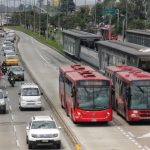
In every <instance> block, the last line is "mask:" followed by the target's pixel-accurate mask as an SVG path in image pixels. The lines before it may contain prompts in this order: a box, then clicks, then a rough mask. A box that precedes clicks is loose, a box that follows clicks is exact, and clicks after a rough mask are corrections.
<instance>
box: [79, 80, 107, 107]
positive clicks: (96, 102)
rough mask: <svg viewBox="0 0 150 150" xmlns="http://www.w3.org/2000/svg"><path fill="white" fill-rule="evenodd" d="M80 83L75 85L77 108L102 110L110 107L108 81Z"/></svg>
mask: <svg viewBox="0 0 150 150" xmlns="http://www.w3.org/2000/svg"><path fill="white" fill-rule="evenodd" d="M81 82H82V83H81ZM81 82H78V84H77V103H78V108H80V109H83V110H103V109H107V108H108V107H110V83H109V81H105V82H103V81H100V82H98V81H91V82H89V81H81Z"/></svg>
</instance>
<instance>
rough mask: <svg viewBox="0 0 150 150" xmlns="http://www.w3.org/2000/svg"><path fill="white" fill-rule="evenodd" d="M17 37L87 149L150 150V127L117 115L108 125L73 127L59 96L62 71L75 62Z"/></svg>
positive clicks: (28, 62) (44, 86) (27, 59)
mask: <svg viewBox="0 0 150 150" xmlns="http://www.w3.org/2000/svg"><path fill="white" fill-rule="evenodd" d="M17 34H18V35H19V37H20V42H19V44H18V47H19V51H20V54H21V56H22V59H23V60H24V62H25V64H26V66H27V67H28V69H29V70H30V72H31V73H32V75H33V76H34V78H35V79H36V80H37V81H38V83H39V84H40V86H41V87H42V89H43V90H44V91H45V93H46V94H47V96H48V97H49V99H50V100H51V101H52V103H53V104H54V105H55V106H56V108H57V110H58V112H59V113H60V114H61V116H62V118H63V119H64V120H65V122H66V124H67V125H68V128H70V129H71V130H72V132H73V133H74V135H75V136H76V137H77V138H78V140H79V141H80V142H81V144H82V146H83V147H84V148H85V149H87V150H126V149H131V150H149V149H150V142H149V139H150V126H149V125H150V123H142V124H134V125H130V124H128V123H127V122H126V121H125V120H124V119H123V118H122V117H120V116H118V115H117V114H116V113H114V118H113V121H112V122H110V123H108V124H101V123H98V124H95V123H90V124H79V125H75V124H73V123H72V121H71V120H70V118H68V117H67V116H66V114H65V112H64V110H63V109H62V108H61V106H60V100H59V92H58V76H59V71H58V68H59V67H60V66H63V65H68V64H72V62H71V61H69V60H68V59H66V58H65V57H63V56H62V55H60V54H59V53H57V52H55V51H54V50H52V49H51V48H49V47H47V46H45V45H43V44H41V43H39V42H37V41H36V40H34V39H33V38H32V37H29V36H27V35H26V34H24V33H21V32H17Z"/></svg>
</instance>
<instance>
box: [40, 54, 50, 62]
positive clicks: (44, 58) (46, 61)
mask: <svg viewBox="0 0 150 150" xmlns="http://www.w3.org/2000/svg"><path fill="white" fill-rule="evenodd" d="M39 56H40V57H41V58H42V59H43V60H44V61H45V62H46V63H47V64H49V62H48V61H47V60H46V59H45V58H44V57H43V56H42V55H41V54H39Z"/></svg>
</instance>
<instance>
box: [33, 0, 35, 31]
mask: <svg viewBox="0 0 150 150" xmlns="http://www.w3.org/2000/svg"><path fill="white" fill-rule="evenodd" d="M33 11H34V21H33V31H34V32H35V0H34V6H33Z"/></svg>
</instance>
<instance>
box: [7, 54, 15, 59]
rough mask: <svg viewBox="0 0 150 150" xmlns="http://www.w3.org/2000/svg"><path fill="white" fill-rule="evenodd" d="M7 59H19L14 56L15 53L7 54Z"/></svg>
mask: <svg viewBox="0 0 150 150" xmlns="http://www.w3.org/2000/svg"><path fill="white" fill-rule="evenodd" d="M7 59H17V57H16V56H13V55H9V56H7Z"/></svg>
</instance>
